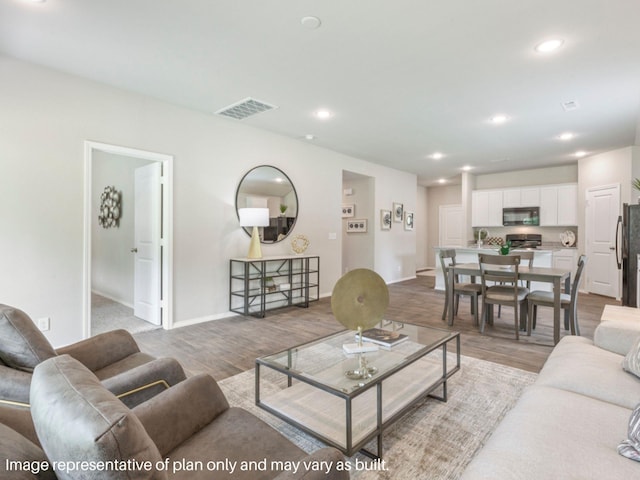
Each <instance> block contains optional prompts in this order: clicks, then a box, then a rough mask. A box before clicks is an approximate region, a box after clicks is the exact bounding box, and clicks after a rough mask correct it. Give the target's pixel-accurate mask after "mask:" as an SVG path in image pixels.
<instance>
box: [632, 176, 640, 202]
mask: <svg viewBox="0 0 640 480" xmlns="http://www.w3.org/2000/svg"><path fill="white" fill-rule="evenodd" d="M631 186H632V187H633V188H635V189H636V190H638V192H640V178H634V179H633V181H632V182H631ZM638 203H640V195H638Z"/></svg>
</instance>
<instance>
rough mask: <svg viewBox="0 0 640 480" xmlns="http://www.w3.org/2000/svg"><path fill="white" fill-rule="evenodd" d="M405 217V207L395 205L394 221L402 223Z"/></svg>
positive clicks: (398, 204) (399, 204)
mask: <svg viewBox="0 0 640 480" xmlns="http://www.w3.org/2000/svg"><path fill="white" fill-rule="evenodd" d="M403 215H404V207H403V205H402V204H401V203H395V202H394V203H393V221H394V222H397V223H402V220H403Z"/></svg>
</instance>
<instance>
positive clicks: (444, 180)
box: [438, 178, 447, 183]
mask: <svg viewBox="0 0 640 480" xmlns="http://www.w3.org/2000/svg"><path fill="white" fill-rule="evenodd" d="M438 183H447V179H446V178H441V179H439V180H438Z"/></svg>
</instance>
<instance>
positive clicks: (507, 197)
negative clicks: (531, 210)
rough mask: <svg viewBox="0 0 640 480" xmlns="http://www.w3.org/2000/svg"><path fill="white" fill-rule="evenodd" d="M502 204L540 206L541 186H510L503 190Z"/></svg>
mask: <svg viewBox="0 0 640 480" xmlns="http://www.w3.org/2000/svg"><path fill="white" fill-rule="evenodd" d="M502 202H503V204H502V206H503V207H504V208H514V207H539V206H540V187H523V188H510V189H508V190H503V191H502Z"/></svg>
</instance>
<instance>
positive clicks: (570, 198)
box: [540, 183, 578, 227]
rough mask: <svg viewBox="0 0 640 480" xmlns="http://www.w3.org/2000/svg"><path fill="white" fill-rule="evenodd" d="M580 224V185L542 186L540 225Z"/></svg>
mask: <svg viewBox="0 0 640 480" xmlns="http://www.w3.org/2000/svg"><path fill="white" fill-rule="evenodd" d="M577 224H578V185H577V184H575V183H571V184H566V185H549V186H545V187H540V226H541V227H555V226H561V227H562V226H574V225H577Z"/></svg>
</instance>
